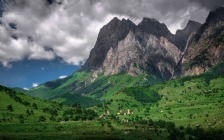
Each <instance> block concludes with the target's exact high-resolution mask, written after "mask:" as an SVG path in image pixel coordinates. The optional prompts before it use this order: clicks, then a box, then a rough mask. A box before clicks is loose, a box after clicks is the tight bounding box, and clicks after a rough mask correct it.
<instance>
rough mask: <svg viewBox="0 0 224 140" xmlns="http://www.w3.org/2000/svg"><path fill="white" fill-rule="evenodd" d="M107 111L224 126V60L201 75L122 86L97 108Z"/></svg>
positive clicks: (122, 115)
mask: <svg viewBox="0 0 224 140" xmlns="http://www.w3.org/2000/svg"><path fill="white" fill-rule="evenodd" d="M95 109H97V108H95ZM105 111H109V112H110V114H113V115H115V116H116V117H118V118H121V119H123V120H127V121H129V122H130V121H133V120H136V119H146V120H147V119H149V118H150V119H152V120H155V121H156V120H165V121H172V122H175V123H176V124H177V125H178V126H188V125H190V126H193V127H195V126H201V127H203V128H222V129H224V123H223V122H224V63H221V64H219V65H217V66H216V67H214V68H213V69H211V70H210V71H208V72H207V73H204V74H202V75H200V76H194V77H185V78H182V79H177V80H171V81H167V82H163V83H158V84H155V85H153V86H151V87H131V88H126V89H123V90H121V91H119V92H118V93H117V94H115V95H113V96H112V97H111V98H110V99H108V100H107V101H105V102H104V106H103V108H98V113H99V114H101V115H102V114H105V113H104V112H105Z"/></svg>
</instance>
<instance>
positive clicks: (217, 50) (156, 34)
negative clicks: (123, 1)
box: [27, 8, 224, 102]
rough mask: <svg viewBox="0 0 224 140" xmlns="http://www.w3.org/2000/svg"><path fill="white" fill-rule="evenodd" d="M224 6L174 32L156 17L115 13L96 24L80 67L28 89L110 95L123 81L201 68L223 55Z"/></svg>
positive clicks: (153, 79)
mask: <svg viewBox="0 0 224 140" xmlns="http://www.w3.org/2000/svg"><path fill="white" fill-rule="evenodd" d="M223 11H224V10H223V8H219V9H217V10H215V11H212V12H210V14H209V16H208V18H207V20H206V22H205V23H204V24H203V25H201V24H200V23H197V22H194V21H189V22H188V23H187V25H186V27H185V28H184V29H182V30H178V31H177V32H176V34H175V35H174V34H172V33H171V32H170V31H169V30H168V28H167V27H166V25H165V24H163V23H160V22H158V21H156V20H155V19H150V18H143V20H142V21H141V22H140V23H139V24H138V25H135V24H134V23H133V22H132V21H130V20H128V19H127V20H126V19H122V20H119V19H118V18H114V19H112V20H111V21H110V22H109V23H108V24H107V25H105V26H104V27H103V28H102V29H101V30H100V32H99V35H98V37H97V41H96V44H95V46H94V48H93V49H92V50H91V52H90V55H89V58H88V59H87V61H86V63H85V64H84V65H83V66H82V67H81V69H80V70H79V71H77V72H75V73H74V74H72V75H71V76H69V77H67V78H66V79H63V80H60V79H57V80H54V81H49V82H47V83H44V84H42V85H40V86H38V87H36V88H33V89H31V90H29V91H28V92H27V94H30V95H32V96H36V97H40V98H45V99H49V100H57V98H60V96H63V94H77V95H80V96H81V95H82V96H85V97H86V96H87V97H91V98H96V99H110V98H111V97H112V96H113V95H114V94H116V93H117V92H119V91H120V90H122V89H124V88H126V87H136V86H150V85H153V84H155V83H159V82H162V81H167V80H170V79H175V78H177V77H183V76H187V75H195V74H201V73H203V72H205V71H206V70H208V69H209V68H211V67H213V66H215V65H216V64H219V63H220V62H222V60H223V51H222V49H223ZM208 54H209V55H208ZM216 57H218V58H216ZM213 61H214V62H213ZM64 97H67V98H64V102H66V100H70V101H71V99H70V96H64ZM68 97H69V98H68ZM74 102H75V99H74Z"/></svg>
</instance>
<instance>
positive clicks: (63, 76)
mask: <svg viewBox="0 0 224 140" xmlns="http://www.w3.org/2000/svg"><path fill="white" fill-rule="evenodd" d="M66 77H67V75H62V76H59V77H58V78H59V79H64V78H66Z"/></svg>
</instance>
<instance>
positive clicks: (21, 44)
mask: <svg viewBox="0 0 224 140" xmlns="http://www.w3.org/2000/svg"><path fill="white" fill-rule="evenodd" d="M8 2H9V3H8V5H7V7H6V8H5V9H6V10H5V12H4V14H3V17H2V22H3V24H2V25H1V26H0V34H1V36H0V62H1V63H2V64H3V65H4V66H9V64H10V62H13V61H19V60H23V59H24V58H28V59H47V60H51V59H55V58H56V57H61V58H62V59H63V60H64V61H65V62H67V63H70V64H73V65H78V64H80V62H81V63H82V62H84V61H85V60H86V58H87V57H88V55H89V52H90V50H91V49H92V48H93V46H94V43H95V41H96V38H97V35H98V32H99V30H100V28H101V27H102V26H103V25H105V24H106V23H107V22H109V21H110V20H111V19H112V18H113V17H114V16H117V17H119V18H130V19H131V20H133V21H134V22H135V23H138V22H140V21H141V20H142V18H143V17H149V18H155V19H157V20H159V21H160V22H163V23H165V24H166V25H167V26H168V28H169V29H170V30H171V31H172V32H173V33H174V32H175V31H176V30H177V29H179V28H183V27H184V26H185V25H186V23H187V21H188V20H189V19H193V20H196V21H198V22H201V23H203V22H204V21H205V18H206V16H207V14H208V11H209V10H208V9H213V8H215V7H217V6H220V5H223V2H222V1H221V0H201V1H199V0H9V1H8ZM204 2H205V3H204ZM202 15H203V16H202ZM10 24H14V25H15V26H16V29H13V28H11V27H10ZM12 36H16V37H17V39H13V38H12ZM31 40H32V41H31ZM46 46H47V48H48V49H46Z"/></svg>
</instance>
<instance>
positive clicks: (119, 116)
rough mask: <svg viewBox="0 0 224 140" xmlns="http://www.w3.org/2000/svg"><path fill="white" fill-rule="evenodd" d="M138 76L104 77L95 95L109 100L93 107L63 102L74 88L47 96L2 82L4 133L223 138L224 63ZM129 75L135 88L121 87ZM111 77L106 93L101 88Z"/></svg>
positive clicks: (30, 136) (14, 135)
mask: <svg viewBox="0 0 224 140" xmlns="http://www.w3.org/2000/svg"><path fill="white" fill-rule="evenodd" d="M143 77H144V76H143V75H142V77H141V78H143ZM135 78H139V77H135ZM134 80H135V79H134V78H133V79H132V78H131V77H129V76H128V75H125V74H122V75H121V76H120V78H119V76H118V75H114V76H111V77H107V78H105V77H103V76H100V77H98V79H96V81H97V83H98V84H99V85H98V86H97V88H96V90H93V93H92V94H90V95H89V97H101V99H103V100H102V103H99V102H98V104H97V105H95V106H94V104H95V103H94V104H92V105H91V107H89V108H85V107H82V106H81V105H80V104H79V102H76V103H75V104H72V103H74V102H73V101H71V102H69V100H66V101H67V104H68V105H70V106H65V105H62V104H60V103H58V102H60V100H63V98H67V99H72V98H73V95H71V94H64V95H63V96H61V99H60V98H55V100H57V102H55V101H46V100H42V99H37V98H34V97H30V96H27V95H25V94H22V93H16V92H15V91H14V90H12V89H9V88H6V87H3V86H0V100H1V105H0V139H23V138H24V137H26V138H28V139H127V140H129V139H142V140H145V139H158V140H162V139H170V140H171V139H172V140H175V139H179V140H182V139H183V140H184V139H186V140H191V139H195V140H200V139H203V140H210V139H223V137H224V132H223V130H224V125H223V121H224V120H223V118H224V109H223V108H224V102H223V101H224V94H223V91H224V88H223V83H224V63H220V64H219V65H217V66H215V67H214V68H212V69H211V70H209V71H208V72H206V73H204V74H202V75H199V76H193V77H184V78H181V79H176V80H171V81H167V82H163V83H157V84H154V85H153V86H144V84H143V82H142V84H139V85H141V87H139V86H138V84H136V81H134ZM138 80H139V79H138ZM124 81H125V82H126V83H129V85H128V86H130V88H127V87H126V88H125V87H120V88H116V86H117V87H118V85H119V84H120V83H122V82H124ZM144 82H145V84H147V83H149V81H147V80H146V81H144ZM111 83H113V85H114V86H113V87H114V88H111V89H110V90H108V92H106V93H105V95H104V94H103V95H102V93H98V92H97V91H99V92H101V91H103V90H102V89H100V88H101V86H102V87H104V86H106V85H107V84H111ZM90 85H91V84H90ZM90 87H91V86H89V87H88V88H90ZM88 88H86V89H88ZM92 88H93V87H92ZM90 89H91V88H90ZM109 91H110V92H109ZM115 91H118V92H115ZM94 95H97V96H94ZM64 96H67V97H64ZM89 97H88V99H89V101H90V102H91V101H92V100H91V99H90V98H89ZM86 99H87V97H86V98H85V99H84V101H85V100H86ZM84 101H82V102H84ZM94 101H95V100H94ZM27 131H28V132H29V133H27Z"/></svg>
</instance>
